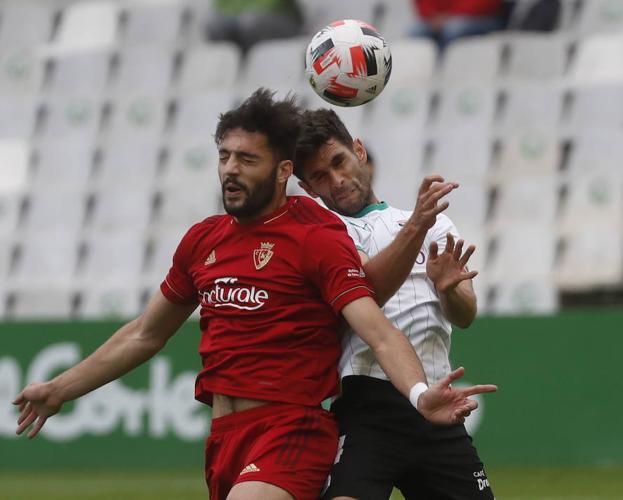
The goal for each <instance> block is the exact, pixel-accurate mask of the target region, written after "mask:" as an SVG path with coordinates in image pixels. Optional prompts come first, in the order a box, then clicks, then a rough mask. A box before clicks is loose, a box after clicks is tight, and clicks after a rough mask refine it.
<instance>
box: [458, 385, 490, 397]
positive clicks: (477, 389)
mask: <svg viewBox="0 0 623 500" xmlns="http://www.w3.org/2000/svg"><path fill="white" fill-rule="evenodd" d="M497 390H498V386H497V385H494V384H478V385H472V386H470V387H464V388H462V389H461V393H462V394H463V396H465V397H466V398H467V397H469V396H474V395H475V394H484V393H486V392H495V391H497ZM470 401H471V399H470Z"/></svg>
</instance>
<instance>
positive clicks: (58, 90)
mask: <svg viewBox="0 0 623 500" xmlns="http://www.w3.org/2000/svg"><path fill="white" fill-rule="evenodd" d="M111 57H112V56H111V52H110V51H109V50H90V51H84V52H77V53H68V54H58V55H57V56H56V57H54V58H53V59H52V60H53V63H54V64H53V68H54V69H53V71H52V75H51V78H50V84H49V87H48V89H47V92H49V93H50V94H52V95H89V96H94V97H95V96H98V95H102V94H103V93H104V91H105V90H106V85H107V84H108V77H109V70H110V63H111Z"/></svg>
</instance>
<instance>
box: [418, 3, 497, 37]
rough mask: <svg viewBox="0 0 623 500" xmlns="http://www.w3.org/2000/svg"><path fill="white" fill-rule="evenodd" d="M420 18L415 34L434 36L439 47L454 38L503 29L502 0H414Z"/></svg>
mask: <svg viewBox="0 0 623 500" xmlns="http://www.w3.org/2000/svg"><path fill="white" fill-rule="evenodd" d="M413 6H414V7H415V9H416V12H417V13H418V17H419V19H418V20H417V22H416V24H415V25H414V26H413V28H412V29H411V31H410V34H411V36H414V37H430V38H433V39H434V40H435V41H436V42H437V44H438V45H439V48H440V49H443V48H444V47H445V46H446V45H448V44H449V43H450V42H452V41H453V40H456V39H457V38H461V37H464V36H470V35H485V34H487V33H490V32H491V31H495V30H498V29H502V27H503V20H502V0H413Z"/></svg>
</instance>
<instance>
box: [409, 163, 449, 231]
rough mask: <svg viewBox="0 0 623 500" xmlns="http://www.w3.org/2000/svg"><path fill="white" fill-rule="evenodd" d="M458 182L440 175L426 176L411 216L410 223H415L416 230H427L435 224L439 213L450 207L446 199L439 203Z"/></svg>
mask: <svg viewBox="0 0 623 500" xmlns="http://www.w3.org/2000/svg"><path fill="white" fill-rule="evenodd" d="M458 187H459V185H458V184H457V183H456V182H445V181H444V178H443V177H441V176H440V175H428V176H426V177H424V180H423V181H422V184H421V185H420V189H419V191H418V198H417V202H416V204H415V209H414V210H413V214H411V217H410V218H409V223H410V224H413V226H414V227H415V228H416V230H419V231H423V232H426V231H428V230H429V229H430V228H431V227H433V226H434V225H435V221H436V220H437V215H438V214H440V213H441V212H443V211H444V210H445V209H446V208H448V206H449V203H448V202H447V201H444V202H443V203H439V201H440V200H441V198H443V197H444V196H446V195H447V194H448V193H450V192H451V191H453V190H454V189H456V188H458Z"/></svg>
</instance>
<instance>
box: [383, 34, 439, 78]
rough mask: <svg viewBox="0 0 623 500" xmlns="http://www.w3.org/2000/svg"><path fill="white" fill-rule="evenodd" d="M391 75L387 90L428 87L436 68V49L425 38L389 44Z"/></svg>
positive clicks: (402, 40)
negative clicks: (411, 86) (416, 86)
mask: <svg viewBox="0 0 623 500" xmlns="http://www.w3.org/2000/svg"><path fill="white" fill-rule="evenodd" d="M389 48H390V50H391V53H392V74H391V76H390V78H389V82H388V84H387V85H388V88H392V87H403V86H408V85H419V86H422V85H429V84H430V83H431V81H432V80H433V78H434V76H435V71H436V68H437V56H438V53H437V47H436V46H435V44H434V42H433V41H431V40H428V39H426V38H406V39H401V40H396V41H394V42H391V43H390V44H389Z"/></svg>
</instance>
